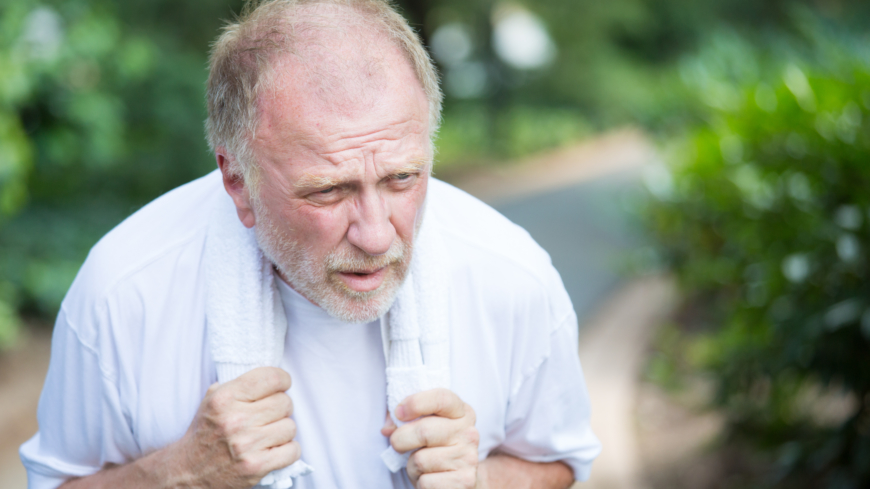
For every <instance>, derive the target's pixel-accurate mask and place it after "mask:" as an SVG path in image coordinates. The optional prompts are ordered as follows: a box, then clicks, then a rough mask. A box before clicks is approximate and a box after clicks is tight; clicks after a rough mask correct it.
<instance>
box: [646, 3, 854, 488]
mask: <svg viewBox="0 0 870 489" xmlns="http://www.w3.org/2000/svg"><path fill="white" fill-rule="evenodd" d="M798 26H799V31H800V32H801V35H800V36H798V37H791V38H783V37H779V38H777V41H776V42H774V43H772V45H773V46H774V47H771V48H769V49H764V50H762V49H759V48H758V46H754V45H752V44H750V43H748V42H747V41H745V40H743V39H742V38H740V37H738V36H735V35H732V34H720V35H716V36H714V37H713V38H711V39H712V40H711V42H710V43H709V44H708V45H707V46H706V47H705V48H704V49H703V50H702V52H701V54H699V55H698V56H697V57H695V58H692V59H687V60H686V61H685V62H684V63H683V65H682V67H681V73H682V76H683V79H684V80H685V82H686V84H687V85H688V86H689V87H691V88H692V89H693V90H694V92H695V93H696V94H697V97H698V99H699V100H700V101H701V102H702V103H703V104H704V105H706V107H707V110H706V115H705V117H704V122H703V123H702V124H700V125H699V126H698V127H697V128H695V129H693V130H692V131H691V132H690V133H689V134H688V135H687V137H686V138H685V139H684V140H683V141H682V142H681V143H678V144H675V145H673V147H671V148H670V150H669V158H668V159H669V160H670V161H671V162H672V163H673V164H671V165H670V167H669V168H664V167H662V168H658V169H656V170H655V171H652V172H650V174H649V175H648V179H647V180H648V187H649V188H650V190H651V191H652V193H653V195H654V196H655V200H654V201H653V202H652V205H651V206H650V208H649V211H648V218H649V220H648V222H649V223H650V226H651V227H652V230H653V231H654V234H655V236H656V237H657V239H658V240H659V242H660V244H661V249H662V253H663V256H664V258H665V259H666V261H667V262H668V263H669V264H670V265H671V266H672V267H673V269H674V270H675V271H676V273H677V274H678V276H679V278H680V279H681V282H682V284H683V286H684V287H685V289H686V290H687V291H690V294H691V295H690V300H692V301H693V302H694V308H696V309H703V310H705V314H704V315H703V319H701V320H700V321H695V323H696V324H693V325H691V326H692V327H695V328H700V331H701V333H700V334H699V335H698V336H695V337H696V338H700V339H698V340H697V342H696V344H695V347H694V348H693V352H692V354H691V357H692V358H693V359H694V362H695V363H696V364H699V365H701V366H703V367H704V368H705V369H708V370H709V371H710V372H712V373H713V374H714V376H715V378H716V382H717V386H718V396H717V402H718V404H719V405H720V406H723V407H724V408H725V411H726V413H727V414H728V416H729V419H730V421H731V424H730V426H731V429H732V431H731V433H732V435H735V436H738V437H745V438H748V439H750V440H752V441H754V442H755V443H757V445H758V446H759V447H762V448H764V449H767V450H772V451H774V452H776V453H778V454H779V455H780V458H779V461H780V462H779V469H780V472H778V473H777V474H774V476H773V478H772V479H771V480H770V481H768V482H769V483H770V485H772V486H777V487H786V486H787V487H830V488H835V487H836V488H839V487H855V488H857V487H867V486H868V485H870V363H868V362H867V360H866V357H867V351H868V348H870V283H868V282H867V280H866V277H867V276H868V274H870V193H868V192H867V188H870V164H868V161H870V50H868V48H867V45H868V44H867V42H866V39H865V38H862V37H861V36H852V37H849V36H846V35H842V36H841V35H839V34H834V33H833V32H834V31H833V29H828V28H826V27H825V26H824V24H822V23H819V22H816V21H814V20H813V19H812V17H806V16H804V17H800V18H799V23H798ZM698 323H700V324H698ZM696 334H697V333H696ZM657 369H658V371H663V367H661V366H659V367H657ZM811 392H827V393H828V394H827V395H826V396H827V397H830V393H831V392H834V393H836V394H837V397H838V399H840V404H841V405H842V406H845V407H846V408H847V409H845V410H844V411H845V412H844V414H843V415H841V416H840V417H838V418H836V419H835V420H834V421H833V422H832V421H831V420H830V419H828V420H826V421H824V422H823V421H822V420H821V419H820V418H819V416H816V415H814V414H813V409H812V406H813V405H814V403H818V402H819V400H818V399H816V400H811V401H809V402H807V395H808V394H807V393H811ZM808 406H809V407H808Z"/></svg>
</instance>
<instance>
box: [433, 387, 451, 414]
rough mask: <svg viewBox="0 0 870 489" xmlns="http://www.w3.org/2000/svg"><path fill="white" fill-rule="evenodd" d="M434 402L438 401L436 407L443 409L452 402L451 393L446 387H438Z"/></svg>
mask: <svg viewBox="0 0 870 489" xmlns="http://www.w3.org/2000/svg"><path fill="white" fill-rule="evenodd" d="M436 395H437V397H436V402H437V403H438V408H439V411H440V410H445V409H447V408H449V407H450V406H451V405H452V404H453V397H454V396H453V393H452V392H450V391H449V390H448V389H444V388H440V389H437V391H436Z"/></svg>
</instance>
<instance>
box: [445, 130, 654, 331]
mask: <svg viewBox="0 0 870 489" xmlns="http://www.w3.org/2000/svg"><path fill="white" fill-rule="evenodd" d="M653 155H654V153H653V150H652V148H651V147H650V145H649V143H648V142H647V141H646V139H644V138H643V137H642V136H641V135H640V134H639V133H637V132H635V131H631V130H624V131H618V132H614V133H611V134H606V135H604V136H603V137H601V138H599V139H596V140H594V141H591V142H588V143H584V144H580V145H577V146H573V147H568V148H565V149H561V150H557V151H555V152H553V153H550V154H544V155H539V156H536V157H534V158H532V159H530V160H527V161H525V162H521V163H519V164H516V165H512V166H508V167H505V168H495V169H488V170H480V171H478V172H475V173H474V174H472V175H469V176H464V177H462V178H461V179H459V180H457V181H452V182H451V183H453V184H455V185H457V186H458V187H460V188H462V189H463V190H465V191H467V192H469V193H471V194H472V195H475V196H477V197H479V198H481V199H482V200H484V201H485V202H487V203H489V204H491V205H493V206H494V207H495V208H496V209H498V210H499V211H500V212H501V213H502V214H504V215H505V216H507V217H508V218H509V219H510V220H512V221H513V222H515V223H517V224H519V225H520V226H522V227H523V228H525V229H526V230H527V231H528V232H529V234H531V235H532V237H533V238H535V240H536V241H537V242H538V244H540V245H541V246H542V247H543V248H544V249H545V250H547V252H548V253H549V254H550V258H551V259H552V260H553V265H554V266H555V267H556V269H557V270H558V271H559V274H560V275H561V276H562V281H563V282H564V283H565V288H566V289H567V290H568V294H569V295H570V296H571V301H572V302H573V304H574V309H575V310H576V311H577V315H578V317H579V318H580V322H581V324H582V323H584V322H585V319H586V318H588V317H589V316H590V315H591V314H592V313H594V312H595V311H596V310H597V309H598V308H599V307H600V305H601V302H602V301H604V300H605V299H606V298H607V296H608V295H609V294H610V293H612V292H613V291H614V288H615V287H617V286H618V285H619V284H620V283H621V282H622V280H624V278H625V275H624V274H623V273H621V272H620V269H621V268H624V265H625V262H626V259H627V257H628V254H629V253H630V252H632V251H635V250H636V249H637V247H638V246H640V244H641V239H640V237H639V235H638V233H637V231H636V230H637V225H636V223H635V222H633V217H632V214H631V213H630V212H629V211H628V210H627V208H626V207H627V206H626V201H627V200H628V199H629V198H630V197H631V196H632V195H636V194H637V192H638V191H639V190H640V178H639V177H640V173H641V172H640V170H641V168H642V167H643V165H644V164H645V163H647V162H648V161H649V160H650V159H651V158H652V157H653Z"/></svg>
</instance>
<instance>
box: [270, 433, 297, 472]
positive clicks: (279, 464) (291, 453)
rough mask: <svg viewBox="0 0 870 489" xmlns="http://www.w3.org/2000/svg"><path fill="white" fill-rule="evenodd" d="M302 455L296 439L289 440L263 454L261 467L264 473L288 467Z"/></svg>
mask: <svg viewBox="0 0 870 489" xmlns="http://www.w3.org/2000/svg"><path fill="white" fill-rule="evenodd" d="M301 457H302V448H301V447H300V446H299V442H298V441H291V442H290V443H286V444H284V445H281V446H279V447H275V448H270V449H269V450H268V452H267V453H266V455H265V460H264V462H263V467H264V468H265V471H266V473H269V472H272V471H273V470H278V469H283V468H284V467H289V466H290V464H292V463H293V462H295V461H297V460H299V459H300V458H301Z"/></svg>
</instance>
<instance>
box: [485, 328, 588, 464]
mask: <svg viewBox="0 0 870 489" xmlns="http://www.w3.org/2000/svg"><path fill="white" fill-rule="evenodd" d="M589 414H590V406H589V394H588V392H587V390H586V382H585V381H584V380H583V371H582V369H581V367H580V359H579V357H578V354H577V322H576V319H575V316H574V315H573V314H572V315H570V317H569V318H568V319H566V320H565V321H563V323H562V324H560V325H559V327H557V328H556V329H555V330H553V331H552V332H551V333H550V354H549V355H548V356H547V357H546V358H544V359H543V360H542V361H541V363H540V364H539V365H538V367H537V368H536V369H534V370H533V371H532V372H531V373H530V374H529V375H528V376H526V377H525V378H524V379H523V381H522V382H521V383H520V384H519V387H518V388H517V389H515V392H512V393H511V396H510V401H509V405H508V411H507V418H506V433H505V440H504V442H503V443H502V444H501V446H500V447H499V450H500V451H502V452H504V453H507V454H508V455H513V456H516V457H520V458H523V459H525V460H529V461H531V462H555V461H562V462H564V463H566V464H568V465H569V466H570V467H571V468H572V469H573V470H574V478H575V479H576V480H580V481H582V480H586V479H588V478H589V471H590V467H591V464H592V461H593V459H595V457H596V456H597V455H598V453H599V452H600V451H601V444H600V442H599V441H598V438H596V437H595V435H594V434H593V433H592V429H591V427H590V425H589Z"/></svg>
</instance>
